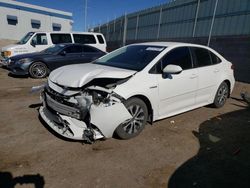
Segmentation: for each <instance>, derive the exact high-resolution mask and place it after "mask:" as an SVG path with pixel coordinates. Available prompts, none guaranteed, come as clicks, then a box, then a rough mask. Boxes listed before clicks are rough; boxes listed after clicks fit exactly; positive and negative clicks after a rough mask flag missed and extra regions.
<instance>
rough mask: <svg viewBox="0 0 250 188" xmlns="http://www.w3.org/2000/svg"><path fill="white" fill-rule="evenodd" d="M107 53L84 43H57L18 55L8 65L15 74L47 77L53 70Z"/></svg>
mask: <svg viewBox="0 0 250 188" xmlns="http://www.w3.org/2000/svg"><path fill="white" fill-rule="evenodd" d="M105 54H106V53H105V52H103V51H101V50H99V49H97V48H95V47H92V46H88V45H83V44H68V43H67V44H57V45H55V46H52V47H49V48H47V49H45V50H43V51H41V52H38V53H29V54H22V55H16V56H13V57H11V58H10V59H9V63H8V65H7V67H8V68H9V69H10V71H11V73H12V74H14V75H29V76H31V77H33V78H43V77H46V76H47V75H48V74H49V73H50V72H51V71H52V70H54V69H56V68H58V67H61V66H64V65H70V64H80V63H89V62H91V61H94V60H95V59H97V58H99V57H101V56H103V55H105Z"/></svg>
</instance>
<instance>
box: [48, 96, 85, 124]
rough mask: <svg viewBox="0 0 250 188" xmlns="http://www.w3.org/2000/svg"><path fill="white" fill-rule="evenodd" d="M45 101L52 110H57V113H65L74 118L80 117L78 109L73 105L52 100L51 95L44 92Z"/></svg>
mask: <svg viewBox="0 0 250 188" xmlns="http://www.w3.org/2000/svg"><path fill="white" fill-rule="evenodd" d="M44 98H45V101H46V105H47V106H48V107H49V108H51V109H52V110H53V111H55V112H58V113H59V114H63V115H67V116H70V117H73V118H76V119H80V110H79V109H77V108H75V107H71V106H68V105H65V104H62V103H60V102H58V101H57V100H54V99H53V98H52V97H51V95H49V94H48V93H45V96H44Z"/></svg>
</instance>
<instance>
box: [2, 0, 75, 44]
mask: <svg viewBox="0 0 250 188" xmlns="http://www.w3.org/2000/svg"><path fill="white" fill-rule="evenodd" d="M72 24H73V20H72V13H70V12H64V11H60V10H55V9H50V8H45V7H41V6H35V5H31V4H27V3H21V2H17V1H13V0H0V26H1V29H0V39H11V40H20V39H21V38H22V37H23V36H24V35H25V34H26V33H28V32H30V31H65V32H69V31H71V30H72Z"/></svg>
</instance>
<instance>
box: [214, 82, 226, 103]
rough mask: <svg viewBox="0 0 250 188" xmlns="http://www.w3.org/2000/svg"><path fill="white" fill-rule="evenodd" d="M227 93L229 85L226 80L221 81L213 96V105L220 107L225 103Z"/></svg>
mask: <svg viewBox="0 0 250 188" xmlns="http://www.w3.org/2000/svg"><path fill="white" fill-rule="evenodd" d="M228 95H229V87H228V85H227V83H226V82H222V83H221V85H220V86H219V88H218V90H217V92H216V95H215V98H214V103H213V105H214V107H216V108H221V107H222V106H224V104H225V103H226V100H227V98H228Z"/></svg>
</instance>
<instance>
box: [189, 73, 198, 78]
mask: <svg viewBox="0 0 250 188" xmlns="http://www.w3.org/2000/svg"><path fill="white" fill-rule="evenodd" d="M197 77H198V76H197V74H192V75H191V76H190V79H194V78H197Z"/></svg>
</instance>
